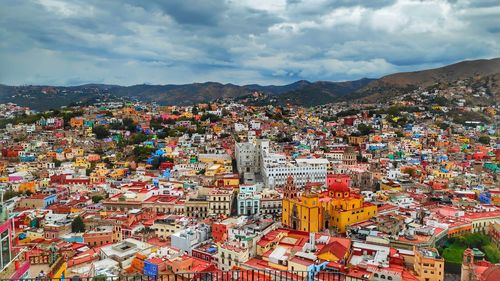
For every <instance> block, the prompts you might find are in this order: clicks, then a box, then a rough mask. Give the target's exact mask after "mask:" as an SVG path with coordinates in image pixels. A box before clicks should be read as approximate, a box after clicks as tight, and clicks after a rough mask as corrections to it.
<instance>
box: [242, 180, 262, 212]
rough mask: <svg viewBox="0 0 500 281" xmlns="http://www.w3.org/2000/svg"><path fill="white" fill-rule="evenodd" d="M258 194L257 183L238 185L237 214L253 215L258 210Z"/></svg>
mask: <svg viewBox="0 0 500 281" xmlns="http://www.w3.org/2000/svg"><path fill="white" fill-rule="evenodd" d="M260 198H261V197H260V194H259V193H258V188H257V185H255V184H253V185H240V192H239V193H238V215H245V216H250V215H255V214H258V213H259V212H260Z"/></svg>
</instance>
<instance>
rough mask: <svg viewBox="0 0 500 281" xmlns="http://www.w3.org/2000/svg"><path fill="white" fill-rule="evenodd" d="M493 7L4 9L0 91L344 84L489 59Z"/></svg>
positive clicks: (495, 40)
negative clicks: (10, 87)
mask: <svg viewBox="0 0 500 281" xmlns="http://www.w3.org/2000/svg"><path fill="white" fill-rule="evenodd" d="M499 14H500V4H498V1H491V0H480V1H466V0H455V1H451V0H450V1H445V0H428V1H420V0H398V1H396V0H383V1H361V0H359V1H358V0H353V1H347V0H335V1H328V0H276V1H269V0H259V1H255V0H217V1H204V0H189V1H188V0H175V1H174V0H173V1H159V0H158V1H152V0H149V1H139V0H136V1H134V0H126V1H118V0H115V1H100V0H88V1H86V0H68V1H63V0H32V1H16V0H5V1H3V4H2V9H0V38H2V40H1V41H0V61H1V62H2V63H1V64H0V83H6V84H25V83H33V84H60V85H69V84H75V83H80V82H101V83H114V84H124V85H130V84H135V83H143V82H147V83H189V82H203V81H208V80H215V81H221V82H232V83H256V82H257V83H266V84H267V83H278V84H282V83H287V82H291V81H293V80H297V79H308V80H347V79H358V78H361V77H378V76H382V75H385V74H388V73H392V72H397V71H408V70H415V69H423V68H428V67H436V66H441V65H444V64H449V63H453V62H456V61H460V60H464V59H476V58H490V57H498V56H499V55H500V54H499V53H500V42H499V41H500V39H499V38H500V37H499V36H498V33H499V28H498V27H499V26H500V22H499V18H498V15H499Z"/></svg>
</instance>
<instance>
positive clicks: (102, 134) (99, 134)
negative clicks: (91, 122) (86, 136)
mask: <svg viewBox="0 0 500 281" xmlns="http://www.w3.org/2000/svg"><path fill="white" fill-rule="evenodd" d="M92 133H94V134H95V137H96V138H97V139H100V140H101V139H104V138H107V137H109V136H110V133H109V130H108V129H107V128H106V127H104V126H102V125H97V126H94V127H93V128H92Z"/></svg>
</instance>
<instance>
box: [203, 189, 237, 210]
mask: <svg viewBox="0 0 500 281" xmlns="http://www.w3.org/2000/svg"><path fill="white" fill-rule="evenodd" d="M233 195H234V194H233V190H230V189H219V188H217V189H213V190H210V191H209V192H208V196H207V197H208V213H209V214H212V215H220V214H222V215H226V216H229V215H231V210H232V206H233Z"/></svg>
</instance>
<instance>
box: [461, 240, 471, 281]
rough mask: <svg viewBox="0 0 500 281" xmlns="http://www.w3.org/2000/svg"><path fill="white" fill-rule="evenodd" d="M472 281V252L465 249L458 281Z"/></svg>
mask: <svg viewBox="0 0 500 281" xmlns="http://www.w3.org/2000/svg"><path fill="white" fill-rule="evenodd" d="M473 280H474V252H473V251H472V249H470V248H467V249H465V251H464V259H463V262H462V275H461V279H460V281H473Z"/></svg>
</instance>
